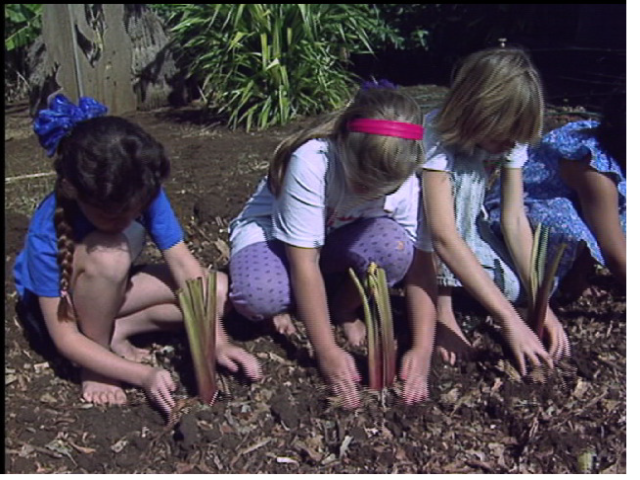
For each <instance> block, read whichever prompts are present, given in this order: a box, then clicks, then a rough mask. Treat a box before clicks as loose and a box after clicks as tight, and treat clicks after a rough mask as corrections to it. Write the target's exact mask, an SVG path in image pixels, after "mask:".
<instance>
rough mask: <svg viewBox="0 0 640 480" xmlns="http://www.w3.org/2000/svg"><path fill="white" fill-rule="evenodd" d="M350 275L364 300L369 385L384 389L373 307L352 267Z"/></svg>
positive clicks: (376, 388)
mask: <svg viewBox="0 0 640 480" xmlns="http://www.w3.org/2000/svg"><path fill="white" fill-rule="evenodd" d="M349 275H351V279H352V280H353V283H355V285H356V288H357V289H358V293H359V294H360V298H361V300H362V308H363V310H364V323H365V326H366V329H367V366H368V369H369V387H370V388H371V389H372V390H376V391H379V390H382V375H381V369H380V368H379V365H380V352H379V348H378V347H379V344H378V335H377V332H376V328H375V324H374V321H373V318H372V316H371V308H370V307H369V299H368V298H367V294H366V292H365V290H364V288H365V287H364V286H363V284H362V282H360V279H359V278H358V276H357V275H356V273H355V272H354V271H353V269H352V268H350V269H349Z"/></svg>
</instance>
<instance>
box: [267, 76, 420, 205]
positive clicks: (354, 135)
mask: <svg viewBox="0 0 640 480" xmlns="http://www.w3.org/2000/svg"><path fill="white" fill-rule="evenodd" d="M356 118H372V119H380V120H394V121H399V122H407V123H417V124H421V123H422V121H421V115H420V107H419V106H418V105H417V104H416V102H415V101H414V100H413V99H412V98H411V97H409V96H407V95H405V94H403V93H401V92H399V91H398V90H394V89H382V88H380V89H369V90H360V91H359V92H358V93H357V94H356V96H355V98H354V99H353V100H352V101H351V103H350V104H349V105H347V107H345V108H344V109H343V110H341V111H339V112H335V113H333V114H330V115H328V116H326V117H324V118H323V119H322V120H321V121H320V123H319V124H317V125H314V126H311V127H308V128H306V129H304V130H302V131H301V132H299V133H297V134H294V135H292V136H290V137H288V138H286V139H285V140H284V141H283V142H282V143H281V144H280V145H279V146H278V148H277V149H276V152H275V154H274V157H273V159H272V161H271V165H270V168H269V187H270V189H271V191H272V192H273V193H274V195H276V196H277V195H279V194H280V191H281V188H282V181H283V178H284V175H285V173H286V170H287V166H288V164H289V160H290V159H291V155H292V153H293V152H294V151H295V150H296V149H297V148H298V147H300V146H301V145H302V144H304V143H305V142H307V141H308V140H311V139H314V138H326V139H329V140H331V141H332V142H333V144H334V146H335V148H337V154H338V158H339V161H340V164H341V165H342V168H343V171H344V175H345V180H346V183H347V185H348V186H350V187H351V188H353V187H354V186H358V189H359V190H360V191H362V190H363V189H364V190H366V196H367V197H372V198H374V197H379V196H382V195H385V194H388V193H390V192H391V191H393V190H395V189H396V188H398V187H399V186H400V185H401V184H402V183H403V182H404V181H405V180H406V179H407V178H408V177H409V176H410V175H411V174H413V173H415V172H416V171H417V169H418V167H419V165H420V163H421V161H422V141H420V140H407V139H403V138H398V137H393V136H386V135H374V134H370V133H360V132H351V131H349V129H348V123H349V121H351V120H353V119H356Z"/></svg>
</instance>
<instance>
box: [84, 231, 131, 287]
mask: <svg viewBox="0 0 640 480" xmlns="http://www.w3.org/2000/svg"><path fill="white" fill-rule="evenodd" d="M129 250H130V248H129V243H128V242H127V240H126V238H125V237H124V235H122V234H117V235H108V234H103V233H99V232H94V233H92V234H90V235H89V236H88V237H87V239H85V241H83V243H82V244H80V245H78V247H76V255H77V256H76V259H74V270H75V269H76V268H78V267H79V271H82V272H83V274H85V275H88V276H90V277H93V278H96V277H100V278H103V279H106V280H109V281H111V282H114V283H119V282H122V281H123V280H124V279H126V278H128V276H129V269H130V268H131V264H132V259H131V252H130V251H129ZM76 261H77V262H76Z"/></svg>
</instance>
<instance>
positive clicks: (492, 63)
mask: <svg viewBox="0 0 640 480" xmlns="http://www.w3.org/2000/svg"><path fill="white" fill-rule="evenodd" d="M543 98H544V96H543V91H542V83H541V81H540V75H539V73H538V71H537V70H536V68H535V67H534V65H533V63H532V62H531V59H530V58H529V56H528V55H527V54H526V53H525V52H524V51H523V50H522V49H519V48H490V49H486V50H481V51H479V52H476V53H474V54H472V55H470V56H469V57H467V58H466V59H464V61H463V62H462V63H461V65H460V66H459V68H458V69H457V71H455V73H454V79H453V83H452V85H451V89H450V90H449V93H448V95H447V97H446V99H445V101H444V105H443V106H442V109H441V110H440V111H439V112H438V114H437V115H436V117H435V119H434V123H433V128H435V130H436V131H437V132H438V134H439V135H440V137H441V138H442V141H443V143H444V144H445V145H451V146H455V147H457V148H459V149H460V150H462V151H465V152H470V151H471V150H473V148H474V147H475V145H476V144H478V143H479V142H480V141H482V140H483V139H487V138H489V139H495V140H509V141H514V142H520V143H535V142H536V141H538V140H539V138H540V134H541V132H542V119H543V113H544V99H543Z"/></svg>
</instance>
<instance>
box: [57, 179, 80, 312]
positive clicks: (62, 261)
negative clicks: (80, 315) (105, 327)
mask: <svg viewBox="0 0 640 480" xmlns="http://www.w3.org/2000/svg"><path fill="white" fill-rule="evenodd" d="M65 204H66V207H67V208H65ZM68 204H69V201H68V200H67V199H66V198H64V197H63V196H62V195H60V193H59V189H58V188H56V211H55V214H54V217H53V218H54V223H55V227H56V236H57V237H58V266H59V267H60V292H61V299H60V304H59V305H58V320H59V321H61V322H74V321H75V320H76V318H75V312H74V309H73V303H72V302H71V296H70V293H69V291H70V288H71V275H72V274H73V253H74V251H75V247H76V245H75V242H74V240H73V230H72V228H71V225H70V223H69V213H70V212H69V211H68V210H69V205H68Z"/></svg>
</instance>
